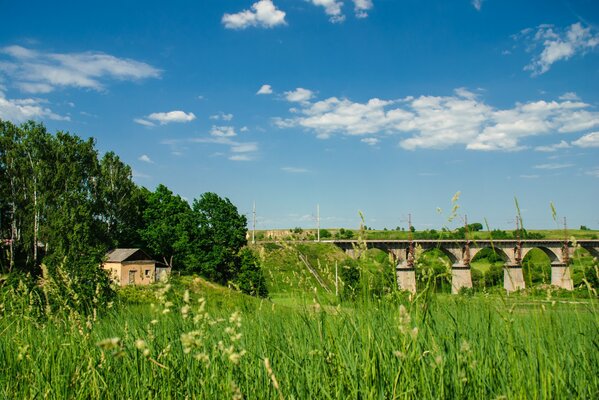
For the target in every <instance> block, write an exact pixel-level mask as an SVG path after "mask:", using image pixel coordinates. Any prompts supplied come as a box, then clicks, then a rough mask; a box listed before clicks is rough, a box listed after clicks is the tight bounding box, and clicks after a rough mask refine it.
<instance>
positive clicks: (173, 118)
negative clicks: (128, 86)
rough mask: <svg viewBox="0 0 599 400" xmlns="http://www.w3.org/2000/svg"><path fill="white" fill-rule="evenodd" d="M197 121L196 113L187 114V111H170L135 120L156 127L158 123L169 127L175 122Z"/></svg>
mask: <svg viewBox="0 0 599 400" xmlns="http://www.w3.org/2000/svg"><path fill="white" fill-rule="evenodd" d="M194 119H196V116H195V115H194V113H192V112H190V113H186V112H185V111H179V110H175V111H168V112H156V113H152V114H150V115H148V116H146V117H145V118H135V119H134V120H133V121H134V122H135V123H138V124H140V125H144V126H155V125H156V124H155V123H156V122H157V123H160V125H167V124H170V123H173V122H177V123H186V122H191V121H193V120H194Z"/></svg>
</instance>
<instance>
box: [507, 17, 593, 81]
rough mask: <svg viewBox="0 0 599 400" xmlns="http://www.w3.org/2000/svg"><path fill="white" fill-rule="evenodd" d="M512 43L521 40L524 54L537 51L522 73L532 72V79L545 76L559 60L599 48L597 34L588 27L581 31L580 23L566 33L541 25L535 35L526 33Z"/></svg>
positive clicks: (527, 31)
mask: <svg viewBox="0 0 599 400" xmlns="http://www.w3.org/2000/svg"><path fill="white" fill-rule="evenodd" d="M514 39H516V40H520V39H523V40H524V41H525V42H526V45H527V51H530V52H533V51H538V49H539V48H540V49H541V50H540V53H538V54H535V55H534V56H533V59H532V60H531V62H530V63H529V64H528V65H527V66H525V67H524V70H526V71H531V73H532V75H533V76H536V75H540V74H544V73H545V72H547V71H549V69H550V68H551V66H552V65H553V64H554V63H556V62H558V61H561V60H568V59H570V58H571V57H573V56H575V55H577V54H585V53H586V52H588V51H589V50H592V49H594V48H595V47H596V46H597V45H599V34H597V33H596V32H593V30H592V28H591V27H587V28H585V27H583V25H582V24H581V23H580V22H577V23H575V24H572V25H570V26H569V27H568V28H567V29H559V28H556V27H554V26H553V25H540V26H538V27H537V29H536V31H535V30H533V29H530V28H528V29H525V30H523V31H521V32H520V33H519V34H518V35H514Z"/></svg>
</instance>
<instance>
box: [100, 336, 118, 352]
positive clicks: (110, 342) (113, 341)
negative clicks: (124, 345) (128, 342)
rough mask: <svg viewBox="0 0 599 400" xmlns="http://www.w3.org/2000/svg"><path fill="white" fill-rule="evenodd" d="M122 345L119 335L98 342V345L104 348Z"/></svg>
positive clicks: (115, 347) (111, 348)
mask: <svg viewBox="0 0 599 400" xmlns="http://www.w3.org/2000/svg"><path fill="white" fill-rule="evenodd" d="M120 345H121V339H120V338H118V337H113V338H107V339H104V340H100V341H99V342H98V343H96V346H98V347H99V348H101V349H102V350H114V349H117V348H118V347H120Z"/></svg>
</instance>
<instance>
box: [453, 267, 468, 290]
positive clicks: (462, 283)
mask: <svg viewBox="0 0 599 400" xmlns="http://www.w3.org/2000/svg"><path fill="white" fill-rule="evenodd" d="M461 288H472V271H471V270H470V265H468V264H453V265H452V266H451V293H452V294H457V293H459V292H460V289H461Z"/></svg>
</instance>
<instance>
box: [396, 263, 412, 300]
mask: <svg viewBox="0 0 599 400" xmlns="http://www.w3.org/2000/svg"><path fill="white" fill-rule="evenodd" d="M395 276H396V277H397V287H398V288H399V290H407V291H408V292H412V293H416V270H415V269H414V266H409V265H408V263H407V262H403V263H400V264H397V267H396V268H395Z"/></svg>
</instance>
